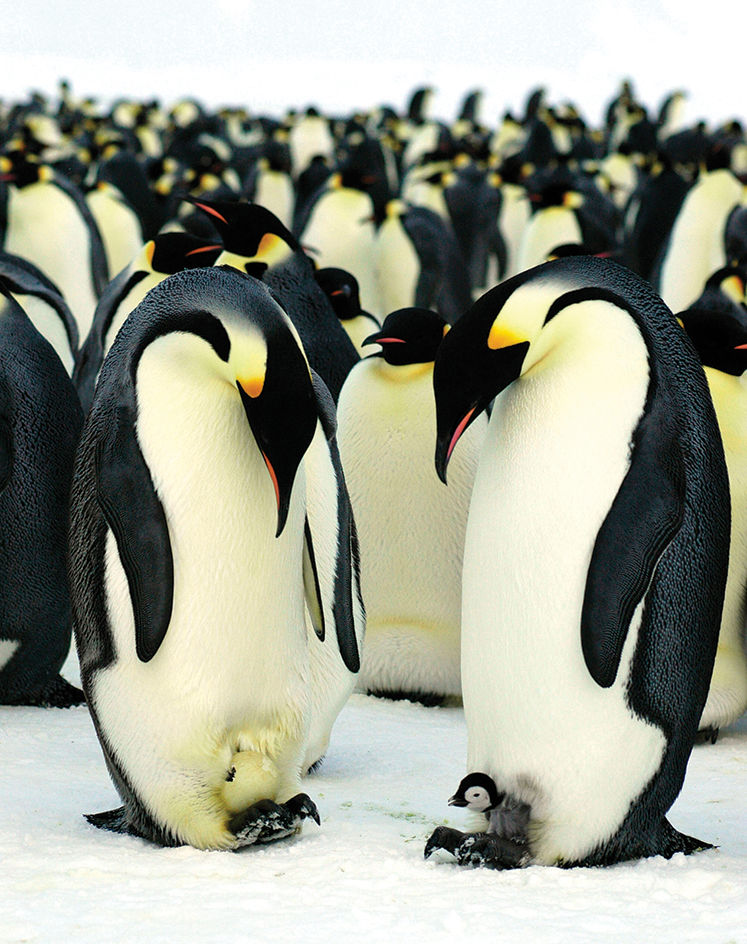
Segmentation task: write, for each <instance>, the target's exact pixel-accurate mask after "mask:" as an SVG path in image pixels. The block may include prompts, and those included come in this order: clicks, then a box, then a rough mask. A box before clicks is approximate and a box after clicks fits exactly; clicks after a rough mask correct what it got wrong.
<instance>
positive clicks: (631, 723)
mask: <svg viewBox="0 0 747 944" xmlns="http://www.w3.org/2000/svg"><path fill="white" fill-rule="evenodd" d="M434 388H435V395H436V404H437V416H438V434H437V449H436V465H437V468H438V471H439V474H440V475H441V477H442V478H444V479H445V477H446V469H447V464H448V463H449V461H450V460H451V459H452V456H454V457H455V456H456V455H457V454H458V446H457V441H458V440H459V438H460V436H461V435H462V434H463V433H464V431H465V430H466V429H468V428H469V426H470V424H471V423H472V422H474V420H475V419H476V417H478V416H479V415H481V413H482V411H483V410H484V409H485V408H486V406H487V405H488V404H489V403H490V402H491V400H493V398H495V402H494V406H493V411H492V414H491V419H490V424H489V429H488V434H487V437H486V440H485V446H484V448H483V450H482V453H481V456H480V463H479V467H478V471H477V476H476V479H475V485H474V490H473V493H472V503H471V509H470V517H469V523H468V527H467V535H466V542H465V551H464V572H463V578H462V583H463V590H462V592H463V606H462V688H463V698H464V707H465V716H466V721H467V732H468V742H469V746H468V771H469V772H475V773H477V772H480V773H484V774H487V775H488V776H490V777H492V778H493V780H494V781H495V783H496V787H497V789H498V790H499V792H505V794H506V799H507V801H508V802H509V803H512V804H515V803H524V804H526V805H527V806H528V807H529V815H528V823H527V826H526V831H525V833H523V834H519V835H518V836H517V835H503V836H498V839H499V840H500V842H499V841H497V840H496V841H493V840H492V839H490V840H487V844H486V846H485V848H484V849H483V850H482V851H481V860H482V861H483V862H485V863H487V864H491V865H494V866H497V867H502V866H505V865H515V864H516V861H517V859H516V852H517V848H516V847H517V845H520V843H517V842H516V841H515V840H516V839H520V840H521V839H524V840H525V841H526V842H527V843H528V848H529V852H530V853H531V861H533V862H536V863H539V864H547V865H550V864H558V865H564V866H570V865H581V864H584V865H603V864H609V863H613V862H618V861H621V860H625V859H633V858H638V857H643V856H650V855H663V856H671V855H672V854H674V853H675V852H692V851H695V850H696V849H701V848H704V847H705V846H707V843H703V842H699V841H698V840H696V839H692V838H690V837H688V836H684V835H682V834H680V833H679V832H677V831H676V830H675V829H674V828H673V827H672V826H671V825H670V824H669V822H668V821H667V819H666V813H667V810H668V809H669V807H670V806H671V805H672V803H673V802H674V800H675V798H676V797H677V794H678V793H679V791H680V789H681V786H682V782H683V779H684V776H685V768H686V764H687V760H688V757H689V754H690V750H691V748H692V744H693V739H694V736H695V733H696V731H697V728H698V722H699V720H700V716H701V713H702V710H703V705H704V704H705V700H706V696H707V693H708V683H709V679H710V675H711V669H712V667H713V659H714V656H715V651H716V641H717V637H718V627H719V621H720V618H721V607H722V602H723V592H724V584H725V580H726V572H727V564H728V544H729V493H728V482H727V477H726V467H725V464H724V457H723V449H722V447H721V441H720V435H719V431H718V426H717V423H716V417H715V415H714V412H713V406H712V403H711V400H710V396H709V393H708V388H707V384H706V381H705V375H704V373H703V370H702V368H701V366H700V363H699V361H698V358H697V355H696V354H695V351H694V350H693V348H692V346H691V344H690V343H689V341H688V340H687V338H686V337H685V336H684V334H683V332H682V331H680V329H679V326H678V325H677V323H676V321H675V319H674V318H673V316H672V314H671V313H670V312H669V311H668V310H667V309H666V307H665V306H664V305H663V304H662V302H661V299H660V298H659V297H658V296H657V295H656V294H655V293H654V292H653V291H652V289H651V288H650V286H648V285H647V284H646V283H644V282H643V281H642V280H641V279H640V278H639V277H638V276H636V275H634V274H633V273H631V272H630V271H629V270H627V269H625V268H622V267H620V266H618V265H616V264H615V263H612V262H609V261H606V260H601V259H597V258H593V257H588V256H575V257H568V258H564V259H558V260H556V261H554V262H549V263H547V264H545V265H542V266H538V267H537V268H535V269H532V270H529V271H527V272H525V273H522V274H520V275H519V276H516V277H515V278H513V279H510V280H509V281H507V282H504V283H502V284H501V285H499V286H498V287H496V288H495V289H493V290H492V291H491V292H489V293H487V294H486V295H484V296H483V297H482V298H481V299H480V300H479V301H477V302H476V303H475V305H474V306H473V307H472V309H471V311H469V312H468V313H467V314H466V315H465V316H464V317H463V318H462V319H461V320H460V321H459V322H458V323H457V325H455V326H454V328H453V329H452V330H451V331H450V332H449V334H448V335H447V337H446V338H445V339H444V342H443V343H442V345H441V348H440V350H439V353H438V356H437V358H436V364H435V369H434ZM432 838H433V839H434V840H435V847H438V845H439V844H440V841H439V839H438V837H436V836H434V837H432ZM465 843H466V845H465ZM505 843H508V846H505V845H504V844H505ZM472 845H474V843H473V842H472V839H471V838H470V837H467V838H466V839H465V840H464V842H462V843H460V844H457V845H456V847H452V846H451V845H450V846H449V848H451V849H452V851H455V853H456V854H457V858H459V859H461V858H462V856H463V854H465V852H466V851H467V850H468V848H469V847H471V846H472ZM429 846H430V848H429V849H427V852H429V851H432V849H433V848H434V843H430V844H429ZM506 849H508V851H509V853H510V854H508V855H504V852H505V850H506Z"/></svg>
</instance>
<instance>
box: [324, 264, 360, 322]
mask: <svg viewBox="0 0 747 944" xmlns="http://www.w3.org/2000/svg"><path fill="white" fill-rule="evenodd" d="M314 275H315V277H316V281H317V283H318V285H319V287H320V288H321V290H322V291H323V292H324V294H325V295H326V296H327V298H328V299H329V301H330V304H331V305H332V307H333V308H334V311H335V314H336V315H337V317H338V318H339V319H340V321H349V320H350V319H351V318H356V317H357V316H358V315H359V314H360V313H361V302H360V295H359V290H358V280H357V279H356V278H355V276H354V275H352V274H351V273H350V272H347V271H346V270H345V269H332V268H328V269H318V270H317V271H316V272H315V273H314Z"/></svg>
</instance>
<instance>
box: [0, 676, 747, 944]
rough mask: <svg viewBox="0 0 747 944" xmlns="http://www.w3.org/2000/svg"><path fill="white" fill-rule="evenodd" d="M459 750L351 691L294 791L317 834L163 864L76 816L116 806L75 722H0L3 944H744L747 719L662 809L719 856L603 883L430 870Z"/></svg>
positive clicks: (420, 720) (307, 829) (461, 760)
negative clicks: (323, 754) (431, 847)
mask: <svg viewBox="0 0 747 944" xmlns="http://www.w3.org/2000/svg"><path fill="white" fill-rule="evenodd" d="M73 677H74V667H73ZM465 751H466V730H465V723H464V715H463V712H462V710H461V709H458V708H424V707H422V706H419V705H413V704H410V703H409V702H400V703H391V702H385V701H380V700H378V699H375V698H370V697H365V696H362V695H354V696H353V697H352V699H351V700H350V702H349V703H348V705H347V706H346V707H345V709H344V710H343V712H342V714H341V715H340V718H339V720H338V722H337V725H336V727H335V730H334V732H333V740H332V743H331V746H330V750H329V753H328V755H327V759H326V761H325V763H324V765H323V767H322V768H321V770H319V771H318V772H317V773H316V774H314V775H312V776H311V777H310V778H309V779H308V780H307V790H308V793H309V794H310V795H311V796H312V797H313V798H314V800H315V801H316V803H317V805H318V807H319V810H320V813H321V817H322V824H321V827H317V826H316V825H315V824H314V823H309V824H308V825H305V826H304V829H303V833H302V835H301V836H299V837H298V838H295V839H293V840H290V841H286V842H285V843H280V844H277V845H275V846H269V847H264V848H254V849H248V850H245V851H244V852H241V853H238V854H235V853H230V852H201V851H198V850H196V849H192V848H188V847H183V848H178V849H161V848H158V847H156V846H152V845H149V844H147V843H145V842H143V841H141V840H138V839H133V838H129V837H124V836H118V835H113V834H109V833H105V832H101V831H99V830H96V829H95V828H94V827H93V826H90V825H89V824H88V823H87V822H86V821H85V820H84V819H83V815H82V814H83V813H86V812H96V811H99V810H105V809H110V808H111V807H113V806H115V805H118V799H117V795H116V793H115V790H114V788H113V786H112V785H111V783H110V781H109V777H108V775H107V772H106V769H105V767H104V762H103V759H102V755H101V753H100V750H99V746H98V742H97V740H96V736H95V734H94V731H93V727H92V725H91V722H90V719H89V717H88V713H87V710H86V709H85V708H75V709H70V710H55V709H50V710H44V709H38V708H5V707H3V708H0V811H1V812H2V821H1V823H0V942H2V944H6V942H8V944H9V942H12V944H21V942H23V944H119V942H127V944H162V942H163V944H212V942H221V944H230V942H242V944H243V942H251V944H265V942H267V944H286V942H288V944H291V942H292V944H300V942H303V944H317V942H319V944H321V942H324V944H342V942H345V944H348V942H351V944H369V942H370V944H400V942H402V944H404V942H407V944H442V942H449V944H454V942H461V941H470V942H474V944H481V942H491V944H492V942H506V944H509V942H510V944H618V942H619V944H639V942H641V944H642V942H646V944H649V942H655V944H669V942H671V944H684V942H704V944H745V942H747V719H743V720H742V721H741V722H740V723H739V724H738V725H736V726H735V727H734V728H732V729H731V730H730V731H728V732H725V733H724V734H723V735H722V737H721V738H720V739H719V741H718V743H717V744H716V745H714V746H711V745H707V746H705V745H704V746H699V747H697V748H696V749H695V751H694V752H693V755H692V759H691V761H690V767H689V772H688V777H687V780H686V782H685V787H684V790H683V792H682V794H681V796H680V798H679V799H678V801H677V803H676V804H675V806H674V807H673V808H672V810H671V813H670V818H671V820H672V823H673V824H674V825H675V826H676V827H677V828H678V829H680V830H682V831H684V832H686V833H688V834H690V835H695V836H697V837H698V838H700V839H705V840H709V841H710V842H713V843H716V844H717V845H718V846H719V848H718V849H716V850H713V851H709V852H705V853H700V854H698V855H694V856H690V857H684V856H682V855H678V856H675V857H674V858H673V859H671V860H669V861H666V860H664V859H660V858H657V859H649V860H646V861H641V862H636V863H628V864H624V865H620V866H616V867H613V868H608V869H574V870H568V871H563V870H561V869H556V868H542V867H538V866H534V867H531V868H528V869H524V870H520V871H515V872H492V871H487V870H469V869H461V868H459V867H458V866H456V865H455V864H454V862H453V860H450V857H449V856H448V855H447V854H445V853H437V854H435V855H434V857H433V858H432V859H431V860H429V861H427V862H426V861H424V859H423V846H424V844H425V841H426V839H427V837H428V836H429V835H430V833H431V831H432V830H433V828H434V827H435V826H436V825H438V824H439V823H447V822H448V823H451V824H452V825H454V826H456V827H457V828H465V827H466V824H467V817H468V814H465V812H464V811H462V810H458V809H454V808H450V807H448V806H447V803H446V800H447V798H448V797H449V796H450V795H451V793H452V792H453V791H454V789H455V788H456V786H457V784H458V782H459V780H460V779H461V777H462V776H463V774H464V766H465Z"/></svg>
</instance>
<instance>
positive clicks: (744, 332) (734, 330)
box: [677, 266, 747, 741]
mask: <svg viewBox="0 0 747 944" xmlns="http://www.w3.org/2000/svg"><path fill="white" fill-rule="evenodd" d="M744 286H745V273H744V270H740V269H737V268H735V267H733V266H730V267H727V268H725V269H721V270H719V271H718V272H715V273H714V274H713V275H712V276H711V278H709V279H708V281H707V283H706V288H705V290H704V292H703V293H702V295H701V296H700V298H699V299H698V301H697V302H696V304H695V306H693V307H692V308H690V309H688V310H686V311H683V312H680V313H679V314H678V315H677V317H678V319H679V320H680V321H681V322H682V325H683V327H684V329H685V331H686V332H687V334H688V337H689V338H690V340H691V341H692V342H693V344H694V345H695V349H696V351H697V352H698V355H699V357H700V359H701V362H702V364H703V369H704V371H705V375H706V378H707V380H708V387H709V389H710V391H711V397H712V399H713V406H714V408H715V410H716V416H717V418H718V423H719V428H720V430H721V439H722V442H723V446H724V455H725V458H726V468H727V470H728V472H729V494H730V498H731V540H730V545H729V574H728V577H727V580H726V591H725V594H724V609H723V614H722V617H721V629H720V631H719V639H718V648H717V650H716V661H715V663H714V666H713V675H712V676H711V685H710V688H709V691H708V701H707V702H706V704H705V707H704V709H703V715H702V717H701V719H700V729H701V731H702V732H704V734H705V736H706V737H707V738H708V739H709V740H711V741H715V740H716V738H717V736H718V732H719V729H721V728H725V727H727V726H729V725H731V724H733V723H734V722H735V721H736V720H737V719H738V718H739V717H741V715H742V714H743V713H744V711H745V709H746V708H747V655H746V654H745V623H746V622H747V595H746V594H745V588H746V587H747V438H745V430H746V429H747V373H745V372H746V371H747V307H745V303H744Z"/></svg>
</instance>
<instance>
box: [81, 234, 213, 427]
mask: <svg viewBox="0 0 747 944" xmlns="http://www.w3.org/2000/svg"><path fill="white" fill-rule="evenodd" d="M220 252H221V246H220V245H216V244H215V243H210V242H207V241H206V240H204V239H200V238H199V237H197V236H193V235H192V234H191V233H179V232H173V233H161V234H159V235H158V236H156V237H155V238H154V239H151V240H148V242H147V243H145V245H144V246H143V247H142V248H141V250H140V252H138V253H137V255H136V256H135V258H134V259H133V260H132V261H131V262H130V264H129V265H127V266H125V268H124V269H122V271H121V272H119V273H118V274H117V275H116V276H115V277H114V278H113V279H112V280H111V282H110V283H109V284H108V285H107V287H106V288H105V289H104V292H103V294H102V296H101V298H100V299H99V303H98V305H97V306H96V312H95V314H94V316H93V322H92V323H91V327H90V330H89V332H88V335H87V336H86V338H85V341H84V343H83V345H82V347H81V349H80V353H79V355H78V359H77V362H76V365H75V371H74V373H73V382H74V383H75V386H76V389H77V390H78V396H79V397H80V401H81V403H82V404H83V409H84V410H85V411H87V410H88V409H89V407H90V405H91V401H92V400H93V392H94V389H95V387H96V379H97V377H98V375H99V371H100V370H101V365H102V364H103V362H104V357H105V356H106V354H107V352H108V350H109V348H110V347H111V346H112V342H113V341H114V338H115V337H116V336H117V332H118V331H119V329H120V328H121V327H122V325H123V324H124V322H125V320H126V318H127V316H128V315H129V314H130V312H131V311H132V310H133V308H135V307H136V306H137V305H138V304H139V303H140V302H141V301H142V300H143V299H144V298H145V296H146V295H147V294H148V292H149V291H150V290H151V289H152V288H154V287H155V286H156V285H158V283H159V282H162V281H163V280H164V279H165V278H167V277H168V276H169V275H173V274H174V273H175V272H181V270H182V269H188V268H199V267H200V266H210V265H212V264H213V263H214V262H215V260H216V259H217V258H218V255H219V254H220Z"/></svg>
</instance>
